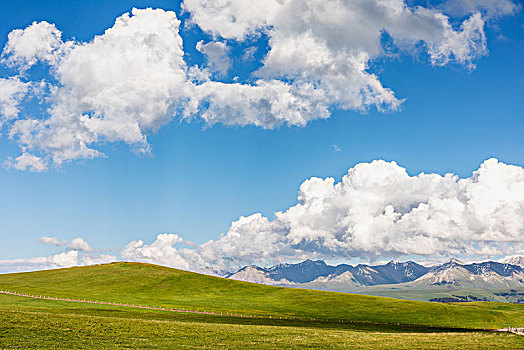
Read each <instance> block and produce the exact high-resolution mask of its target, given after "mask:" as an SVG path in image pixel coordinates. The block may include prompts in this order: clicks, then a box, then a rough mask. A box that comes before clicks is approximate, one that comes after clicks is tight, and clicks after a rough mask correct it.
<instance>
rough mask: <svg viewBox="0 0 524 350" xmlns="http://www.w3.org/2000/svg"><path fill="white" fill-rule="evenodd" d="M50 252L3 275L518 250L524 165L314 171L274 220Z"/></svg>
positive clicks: (214, 269)
mask: <svg viewBox="0 0 524 350" xmlns="http://www.w3.org/2000/svg"><path fill="white" fill-rule="evenodd" d="M40 242H42V243H44V244H50V245H55V246H60V247H64V250H65V251H64V252H62V253H59V254H55V255H51V256H49V257H38V258H30V259H16V260H0V271H26V270H35V269H46V268H57V267H69V266H76V265H90V264H98V263H105V262H111V261H116V260H124V261H142V262H150V263H155V264H160V265H165V266H171V267H176V268H181V269H185V270H190V271H198V272H206V273H220V272H223V271H234V270H236V269H238V268H239V267H242V266H245V265H250V264H259V265H265V266H269V265H274V264H277V263H282V262H293V261H301V260H305V259H324V260H331V261H347V260H351V259H356V260H360V261H363V262H372V261H384V260H389V259H405V258H409V259H415V260H418V261H431V260H433V261H434V260H442V259H443V258H449V257H459V258H464V259H467V260H470V259H478V258H481V259H487V258H498V257H501V256H508V255H522V254H524V168H522V167H519V166H514V165H508V164H504V163H502V162H499V161H498V160H496V159H493V158H492V159H488V160H486V161H484V162H483V163H482V164H481V165H480V167H479V169H477V170H476V171H474V172H473V174H472V175H471V176H470V177H467V178H462V179H461V178H459V177H458V176H457V175H454V174H446V175H443V176H442V175H439V174H425V173H420V174H418V175H414V176H411V175H409V174H408V173H407V171H406V169H404V168H403V167H401V166H399V165H398V164H397V163H395V162H386V161H383V160H375V161H372V162H370V163H360V164H357V165H355V166H354V167H352V168H350V169H349V170H348V172H347V174H346V175H344V176H343V177H342V179H341V180H340V181H338V182H337V181H335V179H334V178H331V177H328V178H324V179H323V178H318V177H312V178H310V179H308V180H306V181H304V182H303V183H302V184H301V185H300V189H299V191H298V196H297V203H296V204H295V205H293V206H291V207H289V208H288V209H287V210H285V211H279V212H276V213H274V216H273V217H272V218H268V217H265V216H263V215H262V214H260V213H255V214H253V215H250V216H247V217H243V216H242V217H240V218H239V219H238V220H236V221H234V222H233V223H232V224H231V226H230V227H229V229H228V231H227V232H226V233H225V234H221V235H220V236H219V237H218V238H217V239H215V240H210V241H208V242H205V243H203V244H201V245H196V244H194V243H191V242H188V241H185V240H184V239H183V238H182V237H181V236H179V235H177V234H173V233H162V234H159V235H158V236H157V237H156V240H155V241H154V242H153V243H151V244H147V243H145V242H144V241H143V240H137V241H132V242H130V243H129V244H127V246H126V247H125V248H124V249H122V250H121V251H120V257H117V256H113V255H107V254H99V253H97V252H96V251H95V250H94V249H93V248H92V247H91V246H90V245H89V244H88V243H87V242H86V241H85V240H84V239H82V238H81V237H79V238H75V239H73V240H72V241H71V242H68V241H64V240H61V239H59V238H57V237H42V238H41V239H40Z"/></svg>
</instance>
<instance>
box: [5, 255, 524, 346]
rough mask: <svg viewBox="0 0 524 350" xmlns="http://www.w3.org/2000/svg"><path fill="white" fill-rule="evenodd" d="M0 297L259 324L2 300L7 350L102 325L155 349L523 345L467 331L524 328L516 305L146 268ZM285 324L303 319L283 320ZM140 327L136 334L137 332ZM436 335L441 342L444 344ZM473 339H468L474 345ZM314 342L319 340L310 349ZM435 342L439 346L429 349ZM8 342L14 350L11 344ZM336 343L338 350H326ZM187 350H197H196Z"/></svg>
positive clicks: (83, 276) (69, 274)
mask: <svg viewBox="0 0 524 350" xmlns="http://www.w3.org/2000/svg"><path fill="white" fill-rule="evenodd" d="M0 289H2V290H12V291H18V292H25V293H31V294H39V295H46V296H52V297H67V298H71V299H90V300H103V301H110V302H118V303H126V304H139V305H154V306H163V307H170V308H184V309H192V310H202V311H204V310H206V311H212V312H217V313H234V314H244V315H253V316H262V318H257V319H241V318H238V317H222V316H211V315H191V314H180V313H174V312H171V313H168V312H162V311H152V310H136V309H131V308H127V309H126V308H124V307H115V306H102V305H90V304H80V303H72V302H58V301H49V300H36V299H28V298H23V297H17V296H9V295H1V296H0V314H1V315H2V318H3V319H2V320H1V321H2V322H0V347H5V345H6V344H14V345H15V346H16V345H17V344H18V343H16V342H15V338H16V341H18V342H19V341H22V340H23V339H25V338H24V337H21V336H20V335H23V334H26V333H24V332H25V331H27V330H28V329H39V331H38V332H37V333H39V334H40V333H42V332H43V333H42V334H51V335H53V334H55V333H56V334H55V335H56V337H55V335H53V336H51V335H50V337H48V338H45V339H40V340H39V341H38V342H39V344H45V342H46V341H49V342H51V343H49V344H54V343H52V341H53V339H55V340H56V339H59V338H60V339H62V338H63V339H65V340H67V339H69V338H68V333H67V332H65V335H64V334H62V333H63V329H70V330H71V332H73V333H74V334H75V336H76V338H74V339H80V338H81V335H84V336H86V337H87V338H86V340H85V341H86V342H89V341H90V340H89V339H91V337H89V336H88V335H87V333H89V332H91V331H92V332H93V336H96V337H103V336H104V333H103V332H102V333H100V332H99V331H96V329H97V328H100V327H101V326H100V325H99V324H98V323H97V322H102V321H101V319H100V318H103V323H104V324H107V325H108V326H107V327H109V330H110V332H109V333H108V334H107V336H108V337H109V338H107V339H106V338H104V339H106V340H108V341H110V340H111V339H113V340H114V339H120V338H119V337H120V335H119V334H120V333H118V332H119V331H118V330H119V329H122V325H128V328H126V327H127V326H126V327H124V330H125V329H127V330H126V331H125V332H127V333H126V334H135V333H136V337H137V338H141V337H143V338H144V339H149V338H148V337H147V336H146V337H144V334H142V332H143V331H144V330H145V329H149V328H151V327H152V328H151V329H153V328H154V329H155V331H154V332H153V331H151V332H153V333H151V332H150V333H148V336H151V334H157V333H155V332H160V330H159V329H160V328H162V327H167V328H166V332H167V329H171V328H172V327H174V328H176V329H186V330H187V333H183V334H182V333H181V334H179V336H183V335H184V334H192V335H193V336H195V334H201V333H206V332H208V333H209V334H208V333H206V334H208V335H210V336H211V334H215V333H214V332H216V337H217V338H216V339H217V341H218V339H222V338H224V337H225V338H227V339H230V338H231V337H233V338H235V336H234V334H237V336H238V337H240V338H242V337H244V338H245V337H247V338H246V342H247V343H246V342H244V343H243V344H244V345H246V344H252V343H250V342H252V341H256V340H257V339H258V338H257V335H256V334H258V333H259V332H262V333H264V332H266V333H267V334H273V335H272V336H275V337H277V338H275V339H279V338H278V337H282V342H284V343H282V344H288V345H289V346H290V347H292V346H291V345H293V344H302V345H304V344H313V343H315V342H317V341H320V340H322V339H324V343H322V344H320V345H322V346H320V347H335V348H337V347H341V345H343V344H345V343H344V339H347V341H350V340H351V339H353V340H355V339H358V338H359V337H364V338H365V337H366V336H371V334H373V336H374V339H375V340H377V339H379V340H380V339H381V340H380V341H379V342H378V343H377V347H378V348H380V346H379V345H380V344H382V343H381V341H383V346H384V348H388V344H390V345H391V343H390V342H391V341H393V338H395V339H397V341H401V343H399V344H398V345H399V347H398V348H401V347H402V346H401V345H402V344H404V343H403V342H408V343H409V342H411V343H409V344H412V345H413V344H425V345H424V347H425V348H432V347H433V346H434V348H439V347H440V348H441V347H442V342H443V341H449V343H447V344H455V343H456V342H457V341H458V339H461V337H464V339H462V340H461V341H459V342H458V343H456V344H462V345H463V346H462V348H464V347H468V345H467V344H468V342H472V344H476V345H471V347H472V348H479V344H480V345H483V346H487V345H488V344H509V345H508V347H509V348H511V347H516V346H517V345H518V347H524V338H523V337H518V336H513V335H509V334H496V333H492V332H489V333H488V332H474V333H475V336H472V335H471V333H470V331H469V330H472V329H474V328H502V327H507V326H513V327H519V326H523V325H524V305H517V304H509V303H487V302H480V303H467V304H439V303H427V302H417V301H407V300H397V299H390V298H382V297H372V296H362V295H353V294H344V293H333V292H322V291H313V290H303V289H290V288H280V287H273V286H266V285H259V284H253V283H248V282H241V281H234V280H228V279H224V278H219V277H212V276H206V275H200V274H196V273H191V272H186V271H181V270H176V269H171V268H166V267H161V266H156V265H150V264H142V263H113V264H107V265H97V266H88V267H76V268H69V269H59V270H49V271H38V272H28V273H18V274H6V275H0ZM270 317H271V318H270ZM281 317H283V318H298V319H295V320H292V319H286V320H280V319H279V318H281ZM312 319H314V320H312ZM97 320H98V321H97ZM79 322H80V324H79ZM159 322H160V323H159ZM162 322H163V323H162ZM173 322H174V323H173ZM6 324H7V325H8V326H7V328H6V329H2V327H6V326H5V325H6ZM50 324H55V325H57V327H58V328H56V327H55V328H53V327H51V328H49V325H50ZM2 325H3V326H2ZM137 325H141V326H140V327H138V326H137ZM233 325H234V327H233ZM413 325H419V326H416V327H415V326H413ZM135 326H136V327H138V328H137V329H134V327H135ZM226 326H227V327H226ZM275 326H279V327H275ZM31 327H32V328H31ZM39 327H40V328H39ZM42 327H44V328H45V327H47V328H46V329H47V331H45V330H42V329H41V328H42ZM60 327H61V328H60ZM104 327H105V326H104ZM158 327H160V328H158ZM170 327H171V328H170ZM221 327H225V328H223V329H222V328H221ZM238 327H240V328H238ZM242 327H244V328H242ZM268 327H269V328H268ZM429 327H433V328H429ZM453 327H455V329H454V328H453ZM102 328H103V327H102ZM458 328H460V329H458ZM86 329H87V330H89V332H87V331H86ZM228 329H232V331H231V332H233V333H230V334H229V336H228V335H227V334H228V333H227V332H228ZM300 329H301V330H300ZM233 330H234V331H233ZM28 332H29V331H28ZM78 332H80V333H81V334H78ZM82 332H83V333H82ZM86 332H87V333H86ZM122 332H124V331H122ZM133 332H135V333H133ZM195 332H196V333H195ZM224 332H225V333H224ZM235 332H237V333H235ZM297 332H298V333H297ZM301 332H302V333H301ZM340 332H342V333H340ZM355 332H356V333H355ZM403 332H404V333H406V334H409V336H405V337H403V338H402V337H398V333H403ZM73 333H72V334H73ZM175 333H176V332H175ZM368 333H369V334H368ZM27 334H29V335H28V337H29V339H32V340H31V341H34V337H35V336H36V335H35V334H36V333H35V332H29V333H27ZM31 334H32V335H31ZM110 334H112V335H110ZM158 334H164V333H162V332H160V333H158ZM298 334H304V335H303V336H302V337H305V338H301V336H299V335H298ZM307 334H309V335H307ZM315 334H316V335H315ZM337 334H338V335H337ZM437 334H440V337H438V336H437ZM467 334H470V335H469V336H467ZM267 336H269V335H267ZM309 336H311V337H313V338H311V339H309V338H308V337H309ZM2 337H3V338H2ZM31 337H33V338H31ZM53 337H55V338H53ZM78 337H80V338H78ZM111 337H113V338H111ZM297 337H298V338H297ZM333 337H334V338H333ZM337 337H341V338H340V339H339V338H337ZM345 337H346V338H345ZM355 337H356V338H355ZM377 337H379V338H377ZM175 338H176V337H175ZM190 338H191V337H190ZM225 338H224V339H222V340H220V341H225V342H226V343H224V344H225V345H227V346H237V345H238V346H240V345H239V344H236V343H235V342H234V341H233V340H231V339H230V340H227V339H225ZM299 338H300V339H299ZM133 339H134V338H133ZM162 339H164V338H162ZM176 339H178V340H177V342H178V343H177V344H183V342H182V343H180V341H181V340H180V338H176ZM184 339H185V338H184ZM195 339H196V338H195ZM213 339H215V338H213ZM235 339H236V338H235ZM308 339H309V340H308ZM336 339H338V340H336ZM388 339H389V340H388ZM431 339H433V341H434V343H431ZM446 339H447V340H446ZM453 339H454V340H453ZM482 339H483V340H482ZM120 340H121V341H123V342H124V343H125V342H126V341H131V340H129V339H120ZM120 340H119V341H120ZM186 340H187V341H190V340H188V339H186ZM335 340H336V341H335ZM9 341H11V342H14V343H9ZM133 341H134V340H133ZM164 341H165V339H164V340H161V339H159V340H158V342H159V343H158V344H164V343H163V342H164ZM195 341H196V340H195ZM228 341H230V342H228ZM333 341H334V343H332V342H333ZM421 341H422V343H420V342H421ZM428 341H429V342H428ZM491 341H493V343H491ZM6 342H7V343H6ZM286 342H287V343H286ZM304 342H305V343H304ZM311 342H313V343H311ZM124 343H122V344H124ZM331 343H332V345H333V346H327V345H326V344H328V345H329V344H331ZM24 344H25V345H27V344H26V343H24ZM65 344H69V343H67V342H66V343H65ZM100 344H103V342H101V343H100ZM126 344H127V343H126ZM133 344H135V343H133ZM144 344H145V343H144ZM155 344H156V343H155ZM166 344H167V343H166ZM187 344H188V346H191V345H195V344H196V343H191V342H189V343H187ZM235 344H236V345H235ZM265 344H266V345H268V346H270V345H271V344H273V343H272V342H270V341H269V342H267V343H265ZM432 344H433V345H432ZM54 345H56V344H54ZM69 345H70V346H72V345H71V344H69ZM73 345H74V344H73ZM77 345H78V344H76V345H75V347H77ZM150 345H154V344H150ZM126 346H127V345H126ZM130 346H132V345H130ZM166 346H167V345H166ZM227 346H226V347H227ZM42 347H45V346H42ZM270 347H271V346H270ZM481 347H482V346H481ZM502 348H503V346H502Z"/></svg>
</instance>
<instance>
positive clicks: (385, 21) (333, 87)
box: [0, 0, 486, 171]
mask: <svg viewBox="0 0 524 350" xmlns="http://www.w3.org/2000/svg"><path fill="white" fill-rule="evenodd" d="M183 7H184V10H185V11H187V12H188V13H189V14H190V21H191V22H192V23H195V24H196V25H198V26H199V27H200V28H201V29H202V30H204V31H205V32H207V33H209V34H211V35H212V36H213V39H212V41H207V39H206V41H205V42H204V41H201V42H199V43H198V45H197V49H198V50H200V51H201V52H202V53H203V54H204V56H205V57H206V64H204V65H203V66H202V67H197V66H191V67H188V66H187V63H186V61H185V55H186V53H185V52H184V49H183V41H182V37H181V35H180V33H179V29H180V24H181V22H180V20H179V19H178V18H177V16H176V14H175V13H174V12H171V11H164V10H161V9H155V10H153V9H143V10H139V9H133V10H132V11H131V13H126V14H123V15H122V16H120V17H118V18H117V19H116V21H115V23H114V25H113V26H112V27H111V28H109V29H107V30H106V31H105V32H104V33H103V34H101V35H98V36H96V37H94V38H93V39H92V40H91V41H88V42H79V41H74V40H65V39H63V38H62V33H61V32H60V30H59V29H58V28H56V26H55V25H53V24H50V23H48V22H35V23H33V24H31V25H30V26H29V27H27V28H25V29H16V30H14V31H12V32H11V33H10V34H9V37H8V40H7V44H6V45H5V47H4V49H3V53H2V62H3V63H4V64H6V65H8V66H9V67H11V68H14V69H18V73H17V75H16V77H11V78H5V79H3V80H1V81H0V92H1V94H0V111H1V112H2V114H3V115H4V117H3V119H2V120H3V122H4V123H7V124H6V125H7V129H8V135H9V137H10V139H11V140H13V142H16V143H17V144H18V146H19V147H20V149H21V153H22V155H21V156H18V157H14V159H11V160H10V161H9V162H8V165H9V166H11V167H13V168H16V169H29V170H33V171H42V170H45V169H47V168H49V167H53V166H60V165H61V164H62V163H63V162H66V161H71V160H74V159H80V158H93V157H102V156H105V155H104V153H103V152H102V151H101V150H100V148H99V146H100V145H101V144H103V143H107V142H124V143H127V144H129V145H130V146H131V147H132V148H133V149H135V150H137V151H138V152H143V153H149V152H150V146H149V143H148V141H147V135H149V134H150V133H152V132H155V131H156V130H158V129H159V128H161V127H162V126H164V125H165V124H167V123H169V122H170V121H172V120H173V119H174V118H179V119H185V120H192V119H201V120H203V121H204V122H205V123H206V124H209V125H212V124H215V123H223V124H226V125H256V126H259V127H262V128H275V127H279V126H281V125H296V126H305V125H306V124H307V123H308V122H309V121H311V120H315V119H322V118H328V117H329V116H330V110H331V109H332V108H341V109H351V110H356V111H365V110H367V109H368V108H370V107H372V106H375V107H376V108H378V109H380V110H395V109H398V108H399V106H400V104H401V103H402V99H399V98H397V97H396V96H395V94H394V92H393V91H392V90H391V89H390V88H387V87H385V86H384V85H383V84H382V82H381V81H380V78H379V77H378V76H377V75H376V74H374V73H373V72H371V71H370V70H369V63H370V61H371V60H373V59H375V58H378V57H383V56H385V55H387V52H385V51H386V50H385V48H384V47H383V44H382V40H383V39H384V38H385V37H388V38H390V39H391V41H392V42H393V43H394V45H396V46H397V47H398V48H399V49H400V50H401V52H408V53H411V52H412V51H413V50H415V48H417V50H418V48H419V47H423V48H425V49H426V51H427V53H428V56H429V59H430V62H431V64H434V65H445V64H450V63H458V64H461V65H464V66H466V67H468V68H469V69H471V68H474V64H475V60H476V59H477V58H478V57H480V56H482V55H484V54H486V40H485V36H484V21H483V18H482V17H481V16H480V14H478V13H474V14H472V15H471V16H469V17H468V18H466V19H465V20H463V22H462V23H457V22H454V21H453V20H452V19H450V18H449V17H447V16H446V15H444V14H443V13H442V12H439V11H440V10H438V9H435V8H424V7H411V6H408V4H407V3H406V2H404V1H403V0H387V1H378V0H359V1H352V2H343V1H335V0H329V1H321V0H312V1H304V0H287V1H275V0H268V1H259V0H257V1H250V2H245V1H242V0H233V1H231V0H228V1H225V0H219V1H212V2H210V1H204V0H185V1H184V5H183ZM261 37H264V38H266V39H267V40H268V51H267V53H266V54H265V56H264V58H263V60H262V61H261V62H259V64H260V69H258V70H257V71H255V72H253V74H252V76H251V77H250V78H249V79H248V80H246V81H241V82H240V81H235V82H234V83H226V82H219V81H216V80H213V79H212V78H213V75H217V76H220V75H222V76H223V75H225V74H226V72H228V71H230V70H232V69H234V68H235V67H232V65H231V60H230V57H229V56H230V53H231V50H230V46H229V43H232V42H236V43H238V44H240V45H249V46H250V47H251V48H252V47H253V46H252V44H253V43H252V41H256V40H259V39H260V38H261ZM248 40H249V42H248ZM260 40H262V39H260ZM244 41H245V42H244ZM37 64H40V65H42V66H43V67H47V68H48V72H49V79H48V81H42V82H38V84H40V85H41V86H44V87H45V88H42V89H41V92H40V93H41V94H42V96H40V98H41V101H42V102H43V103H44V105H45V109H44V111H43V113H42V115H39V116H38V117H34V116H30V115H20V108H19V106H20V104H21V103H23V102H24V101H22V100H21V98H22V97H23V96H24V91H25V90H24V89H26V87H24V86H25V85H23V84H33V85H37V84H36V83H37V82H34V81H28V80H29V78H28V76H29V75H27V74H26V72H27V71H28V70H29V69H31V67H33V66H35V65H37ZM212 73H214V74H212ZM25 102H27V101H25ZM8 119H9V120H8Z"/></svg>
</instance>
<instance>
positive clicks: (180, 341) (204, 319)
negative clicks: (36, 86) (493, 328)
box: [0, 295, 524, 350]
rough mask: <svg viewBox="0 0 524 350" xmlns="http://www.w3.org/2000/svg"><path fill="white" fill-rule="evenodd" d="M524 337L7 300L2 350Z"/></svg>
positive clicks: (2, 305)
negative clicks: (7, 349)
mask: <svg viewBox="0 0 524 350" xmlns="http://www.w3.org/2000/svg"><path fill="white" fill-rule="evenodd" d="M523 347H524V338H523V337H521V336H517V335H512V334H502V333H494V332H486V331H483V332H466V331H463V330H458V331H457V330H443V329H430V328H416V327H403V326H384V325H373V324H340V323H329V322H311V321H307V322H305V321H304V322H300V321H286V320H275V319H271V320H270V319H264V320H261V319H245V318H244V319H243V318H235V317H219V316H209V315H194V314H180V313H170V312H161V311H149V310H140V309H130V308H119V307H113V306H94V305H90V304H78V303H67V302H57V301H48V300H35V299H27V298H22V297H15V296H7V295H0V348H2V349H4V348H24V349H27V348H35V349H136V348H148V349H195V348H198V349H204V348H207V349H211V348H213V349H214V348H226V349H230V348H238V349H250V348H253V349H254V348H256V349H304V348H308V349H340V348H347V349H370V348H373V349H415V348H419V349H476V350H478V349H494V348H497V349H500V350H502V349H518V348H523Z"/></svg>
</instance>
